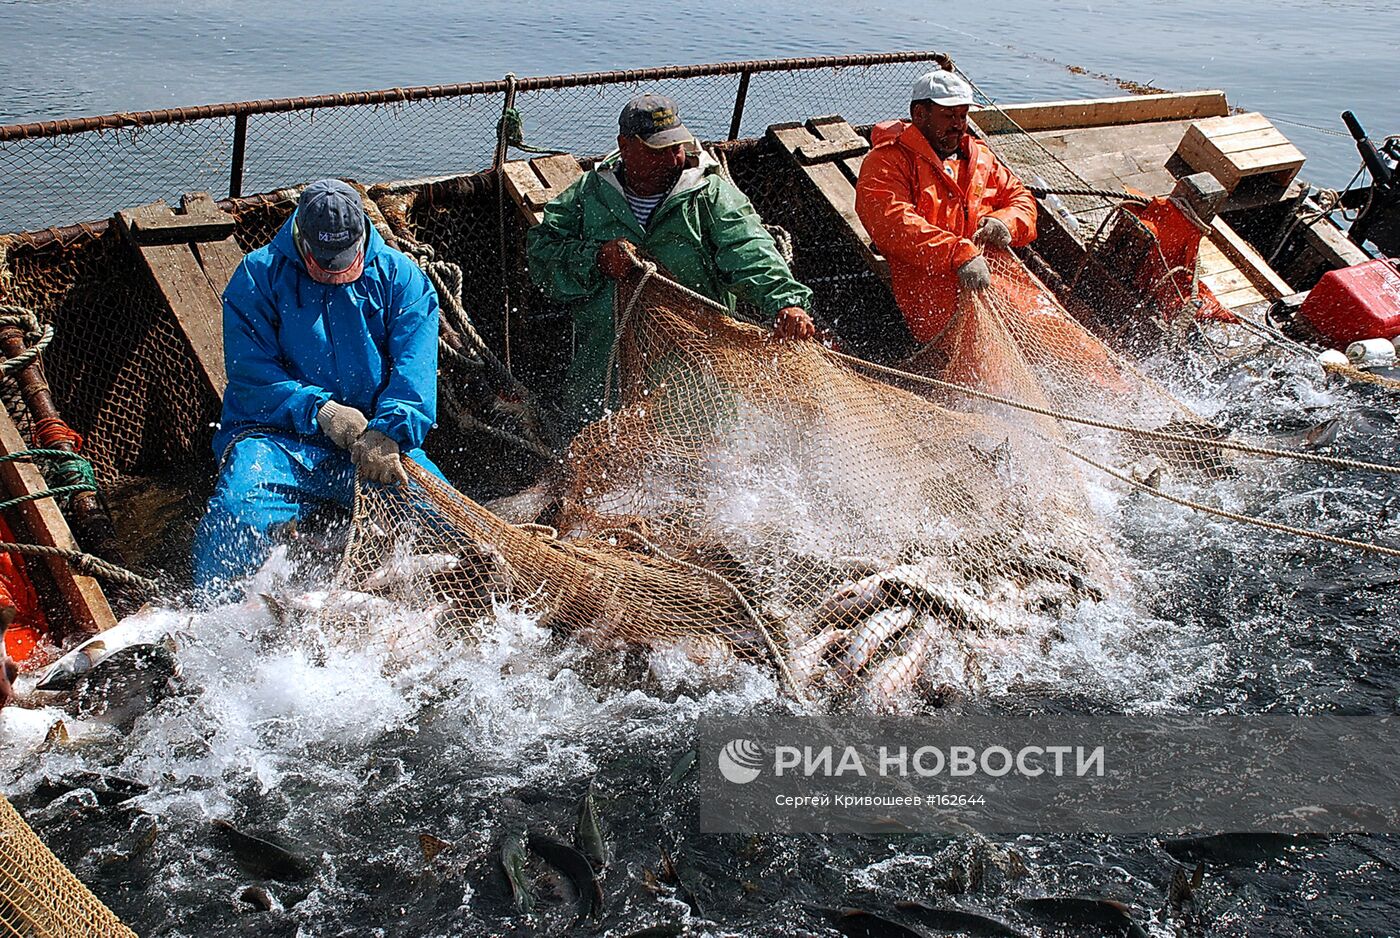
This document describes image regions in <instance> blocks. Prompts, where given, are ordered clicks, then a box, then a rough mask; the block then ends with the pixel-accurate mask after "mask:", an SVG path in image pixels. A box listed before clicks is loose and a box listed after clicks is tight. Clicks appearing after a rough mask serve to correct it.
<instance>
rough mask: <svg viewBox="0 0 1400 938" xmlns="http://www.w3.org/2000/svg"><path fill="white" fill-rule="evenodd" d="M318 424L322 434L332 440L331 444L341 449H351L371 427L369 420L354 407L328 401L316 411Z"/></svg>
mask: <svg viewBox="0 0 1400 938" xmlns="http://www.w3.org/2000/svg"><path fill="white" fill-rule="evenodd" d="M316 423H317V424H318V425H320V427H321V432H322V433H324V434H325V435H326V436H328V437H330V438H331V442H332V443H334V444H335V445H336V446H339V447H340V448H341V449H349V448H350V446H351V444H352V443H354V442H355V441H356V440H358V439H359V438H360V434H361V433H364V432H365V427H367V426H369V419H368V418H367V417H365V415H364V414H362V413H360V412H359V411H358V410H356V409H355V408H353V407H346V406H345V405H344V404H337V403H336V402H335V401H326V402H325V403H324V404H322V405H321V409H320V410H318V411H316Z"/></svg>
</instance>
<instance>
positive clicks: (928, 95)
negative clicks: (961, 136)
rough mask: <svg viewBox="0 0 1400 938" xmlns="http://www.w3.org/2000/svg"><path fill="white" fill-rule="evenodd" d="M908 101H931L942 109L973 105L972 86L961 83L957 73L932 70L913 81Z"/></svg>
mask: <svg viewBox="0 0 1400 938" xmlns="http://www.w3.org/2000/svg"><path fill="white" fill-rule="evenodd" d="M909 100H910V101H911V102H912V101H932V102H933V103H934V104H938V105H941V106H943V107H959V106H961V105H964V104H972V103H973V100H972V86H971V85H969V84H968V83H967V82H965V81H963V80H962V78H961V77H959V75H958V74H957V72H950V71H946V70H945V69H941V68H939V69H934V70H933V71H931V72H929V73H928V74H927V75H920V76H919V77H918V78H916V79H915V80H914V87H913V89H912V90H911V91H910V92H909Z"/></svg>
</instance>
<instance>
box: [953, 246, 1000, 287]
mask: <svg viewBox="0 0 1400 938" xmlns="http://www.w3.org/2000/svg"><path fill="white" fill-rule="evenodd" d="M958 285H959V286H961V287H962V288H963V289H964V290H971V291H972V292H973V293H981V292H982V291H983V290H985V289H987V288H988V287H990V286H991V285H992V272H991V271H990V270H988V269H987V259H986V258H984V257H983V256H982V255H980V254H979V255H977V256H976V257H974V258H973V259H972V260H970V261H968V262H967V263H966V264H963V265H962V266H961V267H959V268H958Z"/></svg>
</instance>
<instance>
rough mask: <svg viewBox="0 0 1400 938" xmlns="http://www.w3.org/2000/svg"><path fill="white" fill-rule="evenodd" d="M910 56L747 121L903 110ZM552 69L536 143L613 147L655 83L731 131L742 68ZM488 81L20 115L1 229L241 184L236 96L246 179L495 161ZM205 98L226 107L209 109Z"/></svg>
mask: <svg viewBox="0 0 1400 938" xmlns="http://www.w3.org/2000/svg"><path fill="white" fill-rule="evenodd" d="M853 58H854V59H859V58H860V57H853ZM903 58H904V60H902V61H894V62H883V63H881V64H872V65H850V66H842V67H835V68H831V67H810V66H808V67H800V66H794V67H793V68H791V69H781V70H777V71H766V70H765V71H756V72H753V73H752V74H751V76H750V81H749V83H748V87H747V91H746V94H745V96H744V101H743V119H742V122H741V124H740V128H739V131H740V134H744V133H749V134H752V133H757V132H760V131H761V130H762V128H763V127H765V126H766V125H767V124H769V123H773V122H776V121H780V120H793V119H795V118H805V117H809V116H813V115H816V114H832V113H841V114H844V115H845V116H846V117H847V118H848V119H849V120H850V121H851V122H852V123H870V122H873V121H875V120H878V119H881V118H884V117H897V116H900V115H901V114H902V113H903V111H904V109H905V106H906V102H907V89H908V85H909V82H910V80H911V79H912V78H913V76H914V75H915V74H917V73H918V72H920V71H923V70H926V69H928V68H929V67H931V66H932V62H933V58H934V56H933V54H932V53H928V54H910V55H909V56H904V57H903ZM539 82H544V83H546V86H545V87H542V88H539V87H533V88H525V89H522V90H521V91H520V92H519V93H518V94H517V96H516V99H515V106H516V107H517V108H518V109H519V111H520V113H521V117H522V130H523V134H524V139H525V142H526V143H527V144H532V145H535V146H544V147H550V148H556V149H561V150H568V151H573V152H579V153H597V152H601V151H606V150H608V149H610V148H611V146H612V140H613V138H614V137H615V136H616V134H617V129H616V128H617V114H618V112H619V111H620V110H621V108H622V105H623V103H624V102H625V101H626V99H627V98H628V97H630V96H631V95H633V94H636V93H639V92H642V91H651V92H657V93H660V94H665V95H669V96H670V97H673V98H675V99H676V100H677V102H679V104H680V109H681V113H682V117H683V119H684V120H685V123H686V125H687V126H688V127H689V128H690V129H691V130H692V131H694V132H695V134H696V135H697V136H699V137H700V138H701V139H706V140H722V139H725V138H726V137H728V136H729V131H730V126H731V121H732V119H733V115H734V112H735V107H736V104H737V103H738V99H739V89H740V85H741V75H740V73H739V72H738V71H734V70H733V67H730V68H729V69H728V70H726V71H723V72H721V73H719V74H704V73H700V74H694V75H688V76H685V77H678V76H677V75H676V74H674V72H667V71H666V70H660V71H657V72H655V73H654V75H653V76H652V77H648V75H647V73H645V72H623V73H617V77H615V78H612V77H611V76H610V80H605V81H598V80H596V77H590V76H563V77H560V78H557V79H555V78H551V79H541V80H539ZM537 84H538V82H537ZM488 87H491V86H474V90H471V91H470V93H467V92H466V91H463V92H462V93H456V92H455V91H454V92H453V93H451V94H443V93H441V92H440V91H439V93H436V94H434V95H432V96H428V97H418V98H415V99H414V100H398V101H391V102H389V103H384V102H382V101H381V102H380V103H354V101H355V99H356V98H362V99H369V98H373V97H381V98H382V97H384V95H382V94H378V93H369V92H366V93H359V94H346V95H336V96H331V97H332V98H333V99H335V101H336V104H335V105H334V106H331V105H329V104H327V103H326V99H314V100H308V101H306V102H305V104H303V103H301V102H292V103H290V109H288V107H289V102H276V103H272V102H261V103H260V102H249V103H248V104H247V105H220V106H216V107H211V108H204V109H198V108H194V109H184V110H181V111H172V112H152V113H151V114H149V115H141V116H140V119H142V120H145V121H147V123H146V124H145V125H144V126H140V127H134V128H133V127H120V126H107V125H115V124H120V123H121V122H122V119H121V117H120V116H115V115H114V116H109V117H107V118H92V119H81V120H79V121H75V122H72V123H74V124H77V125H79V126H87V125H88V124H100V125H102V126H104V128H105V129H92V130H83V131H78V132H62V133H61V135H59V136H36V134H38V133H39V131H37V130H34V129H32V128H33V127H34V126H37V125H26V127H25V128H24V129H23V130H22V131H21V130H20V129H19V128H10V129H11V130H12V131H14V135H15V136H16V137H17V139H8V140H3V141H0V231H19V230H24V229H30V228H40V227H47V226H49V225H52V224H55V223H63V222H72V221H76V220H79V219H91V218H102V217H105V216H108V215H110V214H111V212H112V211H113V210H114V209H117V208H128V207H132V206H135V205H141V204H145V203H148V202H151V201H154V200H155V199H157V198H165V199H167V200H172V199H173V198H174V197H176V196H178V195H179V194H180V193H182V192H187V191H195V190H207V191H210V192H213V193H215V194H216V195H223V194H225V193H227V192H228V186H229V183H230V179H231V177H232V164H233V162H234V158H235V157H234V141H235V136H236V118H235V117H234V116H233V115H232V113H224V112H227V111H229V110H230V109H241V111H242V113H243V114H244V116H245V118H246V144H245V148H244V160H243V167H242V172H243V176H242V180H243V181H242V185H241V191H242V192H261V191H271V190H273V189H276V188H278V187H281V186H287V185H295V184H299V183H304V182H309V181H311V180H313V179H317V178H320V177H322V176H341V177H349V178H356V179H359V180H361V181H362V182H367V183H368V182H376V181H383V180H390V179H411V178H421V177H428V176H436V175H446V174H454V173H461V172H467V171H470V170H472V169H482V168H485V167H486V166H488V165H489V164H490V162H491V157H492V154H493V153H494V150H495V145H496V125H497V121H498V119H499V118H500V115H501V109H502V106H503V104H504V95H503V93H502V91H501V90H500V88H501V86H500V85H497V86H494V87H491V90H487V89H488ZM342 102H343V103H342ZM200 110H205V111H214V112H216V113H218V114H220V116H215V117H199V116H198V114H197V112H198V111H200ZM128 120H129V119H128ZM85 121H86V123H85Z"/></svg>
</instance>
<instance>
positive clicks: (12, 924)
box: [0, 795, 136, 938]
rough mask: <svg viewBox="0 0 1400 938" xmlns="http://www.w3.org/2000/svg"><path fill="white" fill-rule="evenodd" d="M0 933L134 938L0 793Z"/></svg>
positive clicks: (44, 937)
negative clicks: (45, 844)
mask: <svg viewBox="0 0 1400 938" xmlns="http://www.w3.org/2000/svg"><path fill="white" fill-rule="evenodd" d="M0 934H5V935H23V936H27V938H30V936H32V938H70V936H71V938H103V936H107V935H112V936H122V938H135V935H136V933H135V932H133V931H132V930H131V929H129V928H127V927H126V926H125V925H123V924H122V923H121V920H120V919H118V918H117V917H116V916H115V915H113V914H112V912H111V910H110V909H108V908H107V907H106V906H105V905H103V904H102V902H101V901H100V900H99V899H98V898H97V897H96V896H94V895H93V894H92V893H91V892H89V891H88V888H87V887H86V886H84V885H83V884H82V883H81V882H80V881H79V880H78V878H77V877H76V876H74V875H73V874H72V872H70V871H69V869H68V867H66V866H64V865H63V863H62V862H61V861H60V860H59V859H58V857H56V856H54V855H53V853H52V852H50V850H49V848H48V847H46V846H44V842H43V841H42V840H40V839H39V837H38V835H37V834H35V833H34V831H33V830H31V829H30V827H29V825H28V824H26V823H24V818H22V817H20V815H19V812H18V811H16V810H15V808H14V805H12V804H10V801H9V799H8V798H5V797H4V796H3V795H0Z"/></svg>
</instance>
